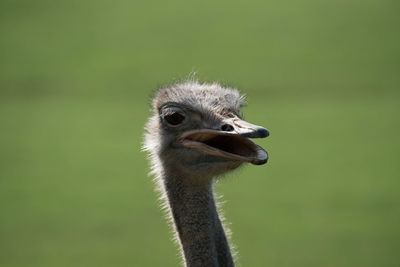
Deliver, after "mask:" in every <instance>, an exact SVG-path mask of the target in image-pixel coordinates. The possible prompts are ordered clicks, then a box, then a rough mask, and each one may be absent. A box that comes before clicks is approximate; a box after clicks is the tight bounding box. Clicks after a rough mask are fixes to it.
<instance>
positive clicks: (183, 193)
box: [164, 177, 234, 267]
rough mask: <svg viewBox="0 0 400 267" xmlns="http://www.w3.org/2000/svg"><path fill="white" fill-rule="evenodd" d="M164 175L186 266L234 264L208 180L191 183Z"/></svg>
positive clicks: (224, 265) (217, 266) (181, 178)
mask: <svg viewBox="0 0 400 267" xmlns="http://www.w3.org/2000/svg"><path fill="white" fill-rule="evenodd" d="M164 178H165V179H164V186H165V189H166V193H167V198H168V202H169V205H170V208H171V212H172V217H173V220H174V223H175V229H176V231H177V232H178V237H179V241H180V244H181V246H182V249H183V254H184V258H185V264H186V266H188V267H195V266H196V267H197V266H210V267H231V266H234V263H233V259H232V255H231V252H230V249H229V245H228V241H227V238H226V236H225V232H224V229H223V226H222V224H221V220H220V218H219V216H218V212H217V209H216V205H215V201H214V196H213V191H212V182H211V181H210V182H209V183H207V184H205V185H196V186H193V185H190V184H185V182H184V181H185V177H179V178H177V177H164Z"/></svg>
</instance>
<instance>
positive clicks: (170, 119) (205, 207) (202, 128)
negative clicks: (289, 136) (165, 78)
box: [144, 81, 269, 267]
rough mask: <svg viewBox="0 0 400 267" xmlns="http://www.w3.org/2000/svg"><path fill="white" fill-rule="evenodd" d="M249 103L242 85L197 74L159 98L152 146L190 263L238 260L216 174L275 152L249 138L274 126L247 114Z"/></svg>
mask: <svg viewBox="0 0 400 267" xmlns="http://www.w3.org/2000/svg"><path fill="white" fill-rule="evenodd" d="M243 106H244V98H243V97H242V96H240V94H239V92H238V91H237V90H236V89H232V88H223V87H221V86H220V85H219V84H217V83H213V84H201V83H199V82H197V81H187V82H184V83H180V84H176V85H173V86H170V87H165V88H162V89H160V90H159V91H158V92H157V93H156V95H155V97H154V99H153V116H152V117H151V118H150V119H149V121H148V122H147V124H146V134H145V141H144V150H145V151H147V152H148V153H149V155H150V161H151V165H152V173H153V174H154V176H155V180H156V183H157V185H158V186H157V188H158V189H159V191H160V195H161V199H163V200H164V204H165V208H166V209H167V210H168V214H169V217H170V219H171V222H172V225H173V226H174V227H173V228H174V232H175V233H176V234H175V235H176V240H177V241H178V243H179V245H180V248H181V252H182V258H183V262H184V265H185V266H189V267H197V266H202V267H203V266H207V267H222V266H227V267H230V266H234V261H233V257H232V253H231V251H230V247H229V244H228V240H227V237H226V235H225V232H224V227H223V225H222V223H221V221H222V219H221V217H220V216H219V215H218V212H217V208H216V204H215V200H214V194H213V182H214V181H215V179H216V178H217V177H220V176H221V175H222V174H224V173H226V172H228V171H231V170H234V169H236V168H238V167H239V166H240V165H242V164H243V163H252V164H255V165H261V164H264V163H266V162H267V160H268V154H267V152H266V151H265V150H264V149H262V148H261V147H260V146H258V145H256V144H255V143H254V142H253V141H252V140H251V139H249V138H263V137H267V136H268V135H269V132H268V131H267V130H266V129H265V128H263V127H260V126H256V125H253V124H250V123H248V122H246V121H244V120H242V119H241V111H240V108H241V107H243ZM225 228H226V227H225Z"/></svg>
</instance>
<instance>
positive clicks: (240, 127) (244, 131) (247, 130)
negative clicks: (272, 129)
mask: <svg viewBox="0 0 400 267" xmlns="http://www.w3.org/2000/svg"><path fill="white" fill-rule="evenodd" d="M224 122H225V123H226V125H231V126H233V131H234V132H236V133H237V134H238V135H240V136H245V137H250V138H265V137H268V136H269V131H268V130H267V129H265V128H264V127H261V126H258V125H255V124H251V123H249V122H247V121H244V120H241V119H239V118H232V119H227V120H225V121H224Z"/></svg>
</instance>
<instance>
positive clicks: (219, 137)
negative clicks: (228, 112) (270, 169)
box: [180, 118, 269, 165]
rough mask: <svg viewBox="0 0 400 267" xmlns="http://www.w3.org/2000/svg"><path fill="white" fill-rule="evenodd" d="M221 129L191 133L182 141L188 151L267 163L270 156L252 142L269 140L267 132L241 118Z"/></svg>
mask: <svg viewBox="0 0 400 267" xmlns="http://www.w3.org/2000/svg"><path fill="white" fill-rule="evenodd" d="M220 129H222V130H213V129H199V130H191V131H187V132H185V133H183V134H182V135H181V136H180V140H181V142H182V144H183V145H184V146H185V147H188V148H195V149H199V150H201V151H203V152H205V153H207V154H210V155H214V156H218V157H222V158H227V159H230V160H235V161H242V162H249V163H252V164H256V165H261V164H264V163H266V162H267V160H268V153H267V152H266V151H265V150H264V149H263V148H262V147H260V146H259V145H257V144H256V143H254V142H253V141H252V140H251V139H250V138H264V137H267V136H269V132H268V130H267V129H265V128H263V127H261V126H257V125H254V124H251V123H248V122H246V121H244V120H241V119H239V118H230V119H226V120H224V122H223V124H222V125H221V127H220Z"/></svg>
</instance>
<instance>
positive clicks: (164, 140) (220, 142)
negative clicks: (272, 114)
mask: <svg viewBox="0 0 400 267" xmlns="http://www.w3.org/2000/svg"><path fill="white" fill-rule="evenodd" d="M204 90H205V92H206V96H205V95H204V93H203V94H193V93H192V95H191V98H190V99H188V98H177V99H175V100H180V101H172V100H174V99H171V98H167V100H168V101H164V102H163V103H161V104H160V105H159V106H158V107H157V111H158V114H157V115H156V116H157V118H156V120H154V122H155V123H157V124H158V125H157V126H158V127H157V129H158V133H159V141H161V144H160V149H159V157H160V159H162V161H163V164H164V165H165V166H168V167H169V168H170V169H171V168H172V169H173V170H174V171H176V172H177V173H183V174H184V175H188V176H193V177H212V176H216V175H220V174H223V173H225V172H227V171H229V170H233V169H235V168H237V167H239V166H240V165H241V164H243V163H252V164H255V165H261V164H265V163H266V162H267V160H268V154H267V152H266V151H265V150H264V149H263V148H261V147H260V146H258V145H257V144H255V143H254V142H253V141H252V140H251V139H250V138H264V137H267V136H268V135H269V132H268V131H267V130H266V129H265V128H263V127H260V126H257V125H254V124H251V123H248V122H246V121H244V120H242V119H241V113H240V106H241V105H236V104H234V103H238V101H239V98H238V97H239V96H238V94H236V93H237V91H229V90H227V89H224V90H225V91H223V92H224V94H221V92H219V91H217V92H218V93H215V92H214V91H213V90H209V91H207V88H205V89H204ZM181 93H182V92H181ZM207 93H208V94H211V98H210V95H208V94H207ZM212 94H216V95H214V97H215V98H214V97H212ZM221 96H222V98H221ZM212 99H213V100H212ZM148 128H149V127H148ZM149 134H151V133H149Z"/></svg>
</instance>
